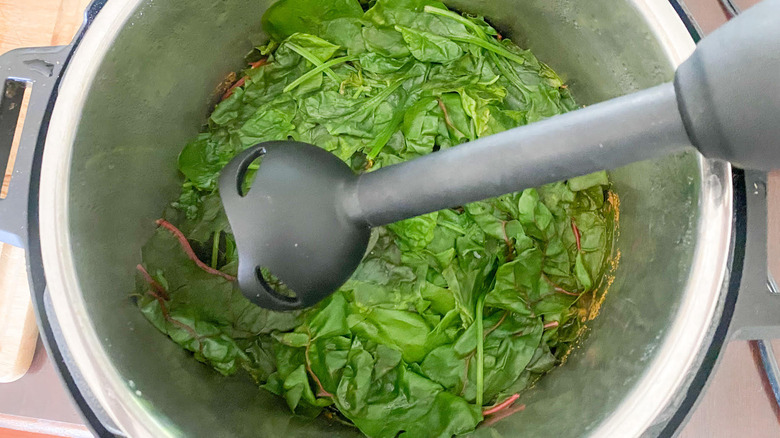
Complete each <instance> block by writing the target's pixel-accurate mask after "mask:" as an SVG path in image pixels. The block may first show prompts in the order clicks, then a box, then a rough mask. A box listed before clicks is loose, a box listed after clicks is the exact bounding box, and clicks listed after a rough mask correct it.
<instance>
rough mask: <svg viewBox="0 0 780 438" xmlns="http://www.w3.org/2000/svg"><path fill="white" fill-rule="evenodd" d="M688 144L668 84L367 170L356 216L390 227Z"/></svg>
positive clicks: (671, 151) (672, 151)
mask: <svg viewBox="0 0 780 438" xmlns="http://www.w3.org/2000/svg"><path fill="white" fill-rule="evenodd" d="M686 147H690V141H689V140H688V136H687V134H686V132H685V128H684V125H683V122H682V119H681V117H680V113H679V110H678V106H677V98H676V96H675V91H674V87H673V85H672V84H671V83H668V84H664V85H659V86H657V87H654V88H650V89H647V90H643V91H639V92H636V93H633V94H630V95H627V96H623V97H619V98H616V99H612V100H609V101H606V102H603V103H599V104H596V105H592V106H590V107H588V108H585V109H581V110H578V111H573V112H570V113H566V114H563V115H559V116H555V117H553V118H550V119H547V120H543V121H540V122H536V123H533V124H530V125H527V126H522V127H519V128H514V129H510V130H508V131H504V132H502V133H499V134H494V135H491V136H488V137H484V138H481V139H479V140H476V141H473V142H471V143H469V144H468V145H464V147H455V148H451V149H446V150H443V151H439V152H436V153H434V154H430V155H426V156H424V157H421V158H417V159H415V160H413V161H409V162H406V163H401V164H395V165H392V166H388V167H385V168H382V169H379V170H377V171H376V172H371V173H367V174H364V175H362V176H361V177H360V179H359V180H358V183H357V185H356V190H357V199H358V205H359V207H358V209H352V210H353V211H351V212H350V214H351V215H353V216H358V217H356V218H355V219H362V220H365V221H367V222H368V223H369V224H370V225H384V224H388V223H392V222H395V221H398V220H401V219H406V218H408V217H413V216H417V215H420V214H424V213H429V212H432V211H437V210H441V209H443V208H448V207H455V206H458V205H463V204H464V203H468V202H472V201H478V200H481V199H485V198H489V197H492V196H497V195H503V194H505V193H509V192H513V191H516V190H520V189H524V188H528V187H538V186H540V185H542V184H546V183H550V182H555V181H560V180H564V179H567V178H571V177H574V176H579V175H584V174H587V173H591V172H595V171H598V170H602V169H614V168H616V167H620V166H623V165H626V164H629V163H633V162H635V161H641V160H645V159H650V158H655V157H659V156H664V155H668V154H671V153H674V152H678V151H680V150H683V149H685V148H686Z"/></svg>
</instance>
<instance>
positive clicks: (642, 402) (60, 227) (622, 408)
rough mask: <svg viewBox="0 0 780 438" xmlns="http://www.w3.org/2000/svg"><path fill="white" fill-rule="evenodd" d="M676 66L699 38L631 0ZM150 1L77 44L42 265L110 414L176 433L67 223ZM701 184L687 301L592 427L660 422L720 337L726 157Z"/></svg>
mask: <svg viewBox="0 0 780 438" xmlns="http://www.w3.org/2000/svg"><path fill="white" fill-rule="evenodd" d="M631 1H632V3H633V4H634V6H635V7H636V9H637V10H638V11H639V13H640V15H642V16H643V17H644V18H645V20H646V22H647V23H648V25H649V26H650V28H651V30H652V31H653V33H654V35H655V37H656V38H657V39H658V41H659V43H660V44H661V46H662V47H663V49H664V52H665V54H666V57H667V59H668V60H669V63H670V65H673V66H675V67H676V66H677V65H679V64H680V63H681V62H682V61H684V60H685V59H686V58H687V57H688V56H689V55H690V53H691V52H692V51H693V49H694V47H695V45H694V42H693V40H692V39H691V36H690V35H689V33H688V31H687V29H686V28H685V26H684V24H683V23H682V22H681V21H680V19H679V17H678V16H677V13H676V12H675V10H674V9H673V7H672V6H671V5H670V4H669V3H668V2H667V1H666V0H631ZM143 2H144V0H129V1H124V2H120V1H116V0H115V1H108V2H107V3H106V4H105V6H103V8H102V10H101V11H100V13H99V14H98V15H97V17H96V18H95V20H94V22H93V23H92V24H91V25H90V28H89V29H88V30H87V32H86V33H85V35H84V37H83V39H82V40H81V42H80V43H79V45H78V47H76V49H75V51H74V55H73V58H72V60H71V62H70V64H69V65H68V67H67V71H66V72H65V75H64V77H63V80H62V83H61V86H60V90H59V97H58V98H57V101H56V103H55V106H54V110H53V113H52V117H51V122H50V125H49V129H48V134H47V137H46V147H45V149H44V153H43V161H42V167H41V185H40V188H41V189H40V198H39V208H40V211H42V212H45V214H41V216H40V241H41V252H42V260H43V265H44V268H45V272H46V279H47V283H48V288H49V291H50V297H51V300H52V307H53V309H54V312H55V315H56V319H57V320H58V322H59V325H60V329H61V331H62V337H63V339H64V340H65V342H66V343H67V346H68V349H69V350H70V352H71V355H72V358H73V361H74V362H75V364H76V366H77V367H78V369H79V371H80V372H81V374H82V375H83V378H84V380H85V382H86V383H87V385H88V386H89V388H90V390H91V391H92V392H93V394H94V395H95V397H96V398H97V400H98V401H99V403H100V405H101V406H102V407H103V408H104V409H105V410H106V412H107V413H108V414H109V416H110V417H111V419H112V420H114V422H115V423H116V424H117V425H118V426H119V427H120V428H121V429H122V430H123V431H124V432H126V433H127V434H128V435H129V436H134V437H142V436H150V437H162V436H173V435H175V434H176V428H175V426H173V425H172V424H170V423H169V422H167V421H166V420H165V419H164V418H163V417H161V416H157V415H154V414H153V413H152V411H150V410H149V409H147V408H146V407H145V403H144V402H143V400H142V398H141V397H140V396H137V395H136V394H135V393H134V391H132V390H131V389H130V386H129V383H128V381H126V380H125V379H124V378H123V377H122V376H121V375H120V374H119V372H118V370H117V369H116V368H115V367H114V366H113V364H112V363H111V360H110V359H109V356H108V354H107V353H106V351H105V350H104V348H103V346H102V343H101V341H100V339H99V336H98V333H97V332H96V330H95V329H94V326H93V325H92V322H91V320H90V317H89V314H88V312H87V308H86V303H85V302H84V299H83V296H82V294H81V289H80V287H79V282H78V278H77V276H76V270H75V265H74V259H73V254H72V244H71V241H70V232H69V230H70V224H69V210H68V209H69V205H68V203H69V194H68V191H69V179H70V165H71V157H72V149H73V143H74V140H75V136H76V131H77V127H78V124H79V118H80V114H81V112H82V109H83V106H84V102H85V100H86V98H87V96H88V93H89V89H90V85H91V83H92V81H93V80H94V78H95V75H96V73H97V71H98V69H99V67H100V63H101V61H102V59H103V58H104V56H105V54H106V53H107V51H108V50H109V49H110V47H111V45H112V44H113V41H114V39H115V38H116V36H117V35H118V33H119V32H120V31H121V30H122V29H123V28H124V26H125V24H126V23H127V21H128V20H129V19H130V17H131V16H132V15H133V14H134V13H135V11H136V9H137V8H138V7H139V6H140V5H142V4H143ZM698 161H699V168H700V177H701V190H700V200H699V203H700V205H699V207H700V212H701V214H700V218H699V221H698V226H697V235H696V236H695V237H696V239H697V246H696V249H695V251H694V257H693V264H692V266H691V272H690V275H689V278H688V281H687V284H686V286H685V293H684V295H683V300H682V302H681V304H680V309H679V310H678V312H677V315H676V317H675V319H674V321H673V323H672V324H671V326H670V328H669V331H668V333H667V335H666V339H665V341H664V342H663V344H662V345H661V347H660V349H659V352H658V353H657V355H656V358H655V359H654V360H653V363H652V365H650V367H649V368H648V371H647V372H646V373H645V375H644V376H642V377H641V379H640V380H639V381H638V383H637V384H636V386H635V387H634V389H633V390H632V391H631V392H630V393H629V394H628V396H627V397H626V398H625V399H624V400H623V401H622V402H621V404H620V405H619V406H618V407H617V409H616V410H615V411H613V412H612V414H611V415H610V416H609V417H608V418H607V419H605V420H604V421H603V422H602V423H601V424H600V425H599V426H598V428H597V429H596V430H595V431H594V432H593V433H592V436H607V437H608V436H625V437H631V436H639V435H640V434H642V433H643V432H644V431H645V430H646V429H647V428H648V427H650V426H651V425H653V424H655V423H656V420H657V418H658V417H659V416H660V415H661V414H662V413H663V412H664V411H665V410H666V409H667V408H668V407H669V406H670V405H672V404H674V403H675V399H676V397H675V396H676V395H677V394H678V392H679V390H680V389H682V388H683V387H684V385H685V384H686V382H687V381H688V377H689V376H688V375H689V374H691V372H692V371H694V370H695V368H696V366H697V365H698V364H699V362H700V360H701V357H700V356H701V354H700V353H701V351H702V350H703V349H704V347H705V346H706V345H708V341H709V340H710V339H711V338H712V336H713V329H712V328H713V326H714V325H715V324H714V323H715V322H716V318H715V316H716V314H717V312H718V311H719V310H721V306H722V302H723V298H724V296H725V293H724V291H725V290H726V289H725V288H724V285H725V284H726V283H727V282H728V263H729V257H730V253H731V240H732V239H731V238H732V234H733V229H732V220H731V218H732V211H733V190H732V185H731V181H730V179H731V166H730V164H728V163H725V162H721V161H714V160H706V159H704V158H703V157H701V156H699V157H698Z"/></svg>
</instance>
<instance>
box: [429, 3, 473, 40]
mask: <svg viewBox="0 0 780 438" xmlns="http://www.w3.org/2000/svg"><path fill="white" fill-rule="evenodd" d="M423 10H424V11H425V12H427V13H429V14H433V15H439V16H441V17H448V18H452V19H453V20H455V21H457V22H458V23H460V24H462V25H464V26H466V27H467V28H469V29H471V30H473V31H474V33H475V34H477V36H478V37H480V38H487V35H485V31H484V30H482V28H481V27H479V26H478V25H477V24H476V23H474V22H473V21H471V20H469V19H468V18H466V17H464V16H462V15H460V14H457V13H455V12H452V11H449V10H447V9H441V8H437V7H435V6H431V5H428V6H425V7H424V8H423Z"/></svg>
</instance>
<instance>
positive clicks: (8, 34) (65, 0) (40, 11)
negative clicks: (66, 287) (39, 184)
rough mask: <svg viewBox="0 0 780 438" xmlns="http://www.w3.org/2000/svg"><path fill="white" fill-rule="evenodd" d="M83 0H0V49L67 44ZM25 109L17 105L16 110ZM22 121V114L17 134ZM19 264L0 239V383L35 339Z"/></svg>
mask: <svg viewBox="0 0 780 438" xmlns="http://www.w3.org/2000/svg"><path fill="white" fill-rule="evenodd" d="M88 3H89V0H27V1H18V0H0V54H1V53H5V52H7V51H9V50H12V49H15V48H17V47H32V46H48V45H60V44H67V43H69V42H70V40H71V38H72V37H73V34H74V33H75V32H76V30H77V29H78V27H79V25H80V24H81V16H82V11H83V10H84V9H85V8H86V6H87V4H88ZM0 85H2V84H0ZM25 111H26V108H25V105H23V106H22V114H24V112H25ZM23 122H24V119H23V115H22V116H21V117H20V120H19V123H18V124H17V136H18V133H19V130H20V127H21V126H22V123H23ZM14 149H15V148H14ZM15 155H16V153H15V150H12V152H11V157H10V159H9V164H8V168H7V169H6V172H5V179H4V181H3V185H2V190H1V192H2V193H5V192H6V191H7V189H8V187H9V186H8V184H9V181H10V175H11V172H12V170H13V162H14V158H15ZM25 264H26V261H25V254H24V250H22V249H20V248H16V247H14V246H11V245H7V244H0V383H3V382H12V381H14V380H17V379H18V378H20V377H21V376H23V375H24V374H25V372H27V369H28V368H29V367H30V363H31V362H32V358H33V354H34V353H35V344H36V342H37V339H38V327H37V326H36V324H35V315H34V313H33V309H32V303H31V301H30V291H29V286H28V283H27V270H26V266H25Z"/></svg>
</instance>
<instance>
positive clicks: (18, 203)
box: [0, 46, 71, 248]
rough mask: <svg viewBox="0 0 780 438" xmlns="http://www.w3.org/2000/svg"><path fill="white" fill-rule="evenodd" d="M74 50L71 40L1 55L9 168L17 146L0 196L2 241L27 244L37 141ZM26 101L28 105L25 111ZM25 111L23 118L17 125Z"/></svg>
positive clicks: (1, 156) (3, 140)
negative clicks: (3, 192)
mask: <svg viewBox="0 0 780 438" xmlns="http://www.w3.org/2000/svg"><path fill="white" fill-rule="evenodd" d="M70 50H71V47H70V46H55V47H33V48H25V49H16V50H12V51H10V52H8V53H5V54H4V55H2V56H0V79H2V80H3V84H4V85H3V94H2V95H0V169H4V168H5V169H8V166H7V165H8V162H9V159H10V156H11V154H12V149H14V146H18V149H17V154H16V160H15V161H14V162H13V163H12V169H13V170H12V172H11V174H12V176H11V181H10V185H9V186H8V195H7V196H6V197H5V198H4V199H0V241H1V242H4V243H8V244H10V245H14V246H18V247H21V248H27V242H28V236H27V233H28V227H27V211H28V207H29V205H28V199H29V190H30V182H31V174H32V172H33V163H34V162H35V155H36V154H37V153H40V152H39V151H37V149H38V148H37V147H36V145H37V144H38V141H39V140H42V139H41V138H39V137H40V136H42V135H45V133H46V129H45V128H46V126H47V125H48V123H49V117H48V115H47V114H46V108H47V107H48V105H49V102H50V100H51V99H54V98H55V97H56V89H55V85H56V83H57V80H58V78H59V76H60V74H61V73H62V68H63V66H64V64H65V59H66V57H67V56H68V54H69V53H70ZM28 90H29V91H28ZM25 103H26V104H27V108H26V109H27V111H26V112H25V113H24V114H22V110H23V109H24V104H25ZM21 115H24V124H23V126H19V127H17V125H18V123H17V122H18V120H19V117H20V116H21ZM6 172H8V171H6Z"/></svg>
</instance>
